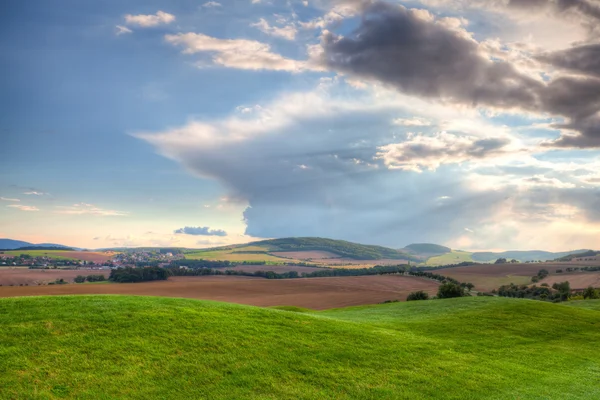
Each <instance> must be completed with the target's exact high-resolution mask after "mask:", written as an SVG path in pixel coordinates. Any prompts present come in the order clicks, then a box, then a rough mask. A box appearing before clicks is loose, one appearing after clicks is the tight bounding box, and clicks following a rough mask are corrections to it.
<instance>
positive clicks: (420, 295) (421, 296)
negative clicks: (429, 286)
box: [406, 290, 429, 301]
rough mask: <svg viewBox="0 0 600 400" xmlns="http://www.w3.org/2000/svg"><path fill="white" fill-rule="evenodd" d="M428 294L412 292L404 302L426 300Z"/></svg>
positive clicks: (420, 291)
mask: <svg viewBox="0 0 600 400" xmlns="http://www.w3.org/2000/svg"><path fill="white" fill-rule="evenodd" d="M428 299H429V294H427V293H426V292H424V291H422V290H419V291H417V292H412V293H410V294H409V295H408V297H406V301H415V300H428Z"/></svg>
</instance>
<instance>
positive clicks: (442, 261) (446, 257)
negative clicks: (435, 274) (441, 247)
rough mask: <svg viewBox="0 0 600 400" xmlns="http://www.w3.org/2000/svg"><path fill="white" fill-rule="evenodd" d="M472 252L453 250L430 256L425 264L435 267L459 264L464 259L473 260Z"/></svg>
mask: <svg viewBox="0 0 600 400" xmlns="http://www.w3.org/2000/svg"><path fill="white" fill-rule="evenodd" d="M471 254H472V253H469V252H467V251H458V250H452V252H450V253H446V254H442V255H439V256H435V257H430V258H428V259H427V262H426V263H425V264H427V265H428V266H433V267H435V266H438V265H449V264H458V263H461V262H463V261H473V259H472V258H471Z"/></svg>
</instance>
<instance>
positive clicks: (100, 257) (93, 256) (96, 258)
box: [0, 250, 115, 263]
mask: <svg viewBox="0 0 600 400" xmlns="http://www.w3.org/2000/svg"><path fill="white" fill-rule="evenodd" d="M21 254H27V255H29V256H31V257H48V258H53V259H56V260H81V261H93V262H95V263H103V262H106V261H108V260H110V259H111V258H113V257H114V255H115V253H111V252H97V251H63V250H11V251H5V252H4V254H0V257H2V256H5V257H15V256H19V255H21Z"/></svg>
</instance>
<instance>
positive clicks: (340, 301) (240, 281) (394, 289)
mask: <svg viewBox="0 0 600 400" xmlns="http://www.w3.org/2000/svg"><path fill="white" fill-rule="evenodd" d="M437 287H438V283H437V282H435V281H432V280H427V279H421V278H415V277H409V276H400V275H387V276H386V275H378V276H356V277H335V278H307V279H277V280H275V279H272V280H269V279H261V278H246V277H237V276H207V277H171V278H169V280H168V281H161V282H144V283H121V284H117V283H115V284H98V285H94V284H69V285H53V286H23V287H21V286H18V287H0V297H12V296H39V295H72V294H123V295H144V296H166V297H187V298H194V299H205V300H218V301H227V302H232V303H240V304H250V305H255V306H263V307H267V306H279V305H289V306H297V307H307V308H312V309H316V310H323V309H327V308H335V307H347V306H355V305H363V304H375V303H381V302H383V301H386V300H396V299H398V300H404V299H406V296H407V295H408V294H409V293H410V292H412V291H415V290H424V291H426V292H428V293H430V294H435V292H436V291H437Z"/></svg>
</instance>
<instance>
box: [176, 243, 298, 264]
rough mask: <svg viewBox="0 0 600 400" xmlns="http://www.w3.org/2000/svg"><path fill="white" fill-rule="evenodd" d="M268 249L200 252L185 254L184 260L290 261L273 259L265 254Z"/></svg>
mask: <svg viewBox="0 0 600 400" xmlns="http://www.w3.org/2000/svg"><path fill="white" fill-rule="evenodd" d="M260 251H262V252H264V253H253V252H260ZM267 251H268V249H267V248H266V247H260V246H246V247H238V248H233V249H227V250H209V251H206V250H200V251H191V252H187V253H185V258H187V259H190V260H201V259H202V260H220V261H271V262H280V263H284V262H289V261H291V260H289V259H285V258H281V257H275V256H273V255H271V254H267V253H266V252H267Z"/></svg>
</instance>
